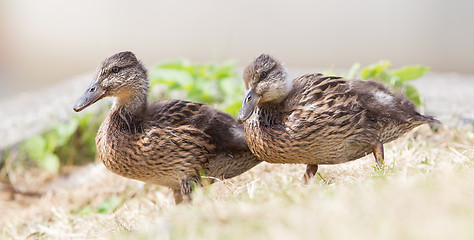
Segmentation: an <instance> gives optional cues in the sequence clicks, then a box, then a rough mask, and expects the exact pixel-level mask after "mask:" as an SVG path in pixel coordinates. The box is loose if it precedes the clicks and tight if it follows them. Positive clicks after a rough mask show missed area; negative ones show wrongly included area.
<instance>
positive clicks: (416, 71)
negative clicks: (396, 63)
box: [392, 65, 431, 82]
mask: <svg viewBox="0 0 474 240" xmlns="http://www.w3.org/2000/svg"><path fill="white" fill-rule="evenodd" d="M430 70H431V69H430V68H429V67H424V66H420V65H415V66H406V67H403V68H401V69H398V70H393V72H392V74H393V75H395V76H397V77H399V78H400V81H402V82H406V81H410V80H413V79H417V78H420V77H422V76H423V75H425V74H426V73H427V72H429V71H430Z"/></svg>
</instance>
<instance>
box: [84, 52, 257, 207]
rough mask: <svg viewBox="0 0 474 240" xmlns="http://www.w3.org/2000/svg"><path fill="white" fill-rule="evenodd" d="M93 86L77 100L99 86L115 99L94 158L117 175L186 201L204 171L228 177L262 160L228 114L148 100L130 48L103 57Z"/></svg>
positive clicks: (144, 81)
mask: <svg viewBox="0 0 474 240" xmlns="http://www.w3.org/2000/svg"><path fill="white" fill-rule="evenodd" d="M114 66H118V67H120V70H119V71H118V72H116V73H110V70H108V69H109V68H112V67H114ZM114 70H117V69H114ZM91 86H93V87H90V88H89V89H88V90H87V91H86V93H85V94H84V95H85V97H83V98H81V100H82V99H89V95H90V94H92V93H93V91H98V90H97V89H99V90H101V91H104V92H106V93H107V95H106V96H114V97H116V98H117V99H116V101H115V104H114V106H113V107H112V109H111V110H110V111H109V113H108V115H107V117H106V119H105V120H104V122H103V123H102V124H101V126H100V128H99V130H98V132H97V136H96V145H97V150H98V151H97V152H98V158H99V159H100V160H101V161H102V162H103V163H104V165H105V166H106V167H107V168H108V169H109V170H110V171H112V172H114V173H116V174H118V175H121V176H123V177H126V178H131V179H136V180H140V181H144V182H147V183H152V184H158V185H162V186H166V187H169V188H171V189H173V191H174V196H175V200H176V202H180V201H183V200H185V201H186V200H187V201H189V200H190V193H191V185H192V184H193V183H196V184H198V185H201V177H200V176H201V175H202V174H203V175H206V176H210V177H215V178H221V179H225V178H231V177H234V176H237V175H239V174H241V173H243V172H245V171H247V170H249V169H250V168H252V167H254V166H255V165H257V164H258V163H260V162H261V161H260V160H258V159H257V158H256V157H255V156H254V155H253V154H252V153H251V152H250V150H249V148H248V146H247V144H246V142H245V137H244V129H243V126H242V124H238V123H237V121H235V119H233V118H232V117H231V116H230V115H228V114H225V113H222V112H219V111H216V110H215V109H213V108H211V107H209V106H206V105H203V104H199V103H193V102H187V101H180V100H165V101H158V102H153V103H150V104H148V103H147V101H146V99H147V90H148V80H147V76H146V70H145V68H144V67H143V66H142V64H141V63H140V62H139V61H138V60H137V59H136V58H135V55H134V54H133V53H131V52H122V53H118V54H115V55H113V56H111V57H109V58H107V59H106V60H105V61H104V62H103V63H102V64H101V66H100V67H99V70H98V73H97V74H96V80H95V81H94V82H93V83H92V84H91ZM87 94H89V95H87ZM89 101H92V100H89ZM83 105H84V104H81V103H78V104H77V105H76V106H83ZM86 106H88V105H86ZM77 108H78V109H79V111H80V110H81V109H82V107H77ZM75 109H76V107H75ZM76 111H78V110H76ZM211 182H212V180H211Z"/></svg>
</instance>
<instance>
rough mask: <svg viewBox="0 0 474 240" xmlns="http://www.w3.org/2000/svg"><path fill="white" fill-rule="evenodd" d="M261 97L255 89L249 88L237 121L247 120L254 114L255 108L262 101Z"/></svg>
mask: <svg viewBox="0 0 474 240" xmlns="http://www.w3.org/2000/svg"><path fill="white" fill-rule="evenodd" d="M260 99H261V97H260V96H258V94H257V93H256V92H255V91H254V90H253V89H249V90H247V91H245V94H244V101H243V102H242V107H241V108H240V111H239V115H238V116H237V121H239V123H243V122H245V120H247V119H248V118H249V117H250V116H252V113H253V110H254V109H255V107H256V106H257V104H258V103H259V102H260Z"/></svg>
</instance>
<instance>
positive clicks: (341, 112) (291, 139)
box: [238, 54, 438, 182]
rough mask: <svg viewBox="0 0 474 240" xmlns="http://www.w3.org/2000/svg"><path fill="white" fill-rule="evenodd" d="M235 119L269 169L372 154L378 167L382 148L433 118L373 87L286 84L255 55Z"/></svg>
mask: <svg viewBox="0 0 474 240" xmlns="http://www.w3.org/2000/svg"><path fill="white" fill-rule="evenodd" d="M243 79H244V84H245V90H246V92H245V96H244V100H243V104H242V108H241V109H240V112H239V115H238V121H239V122H245V124H244V128H245V137H246V139H247V143H248V145H249V148H250V150H251V151H252V152H253V153H254V154H255V155H256V156H257V157H258V158H260V159H261V160H263V161H267V162H270V163H304V164H307V168H306V173H305V176H304V179H305V181H306V182H307V181H308V180H309V179H310V178H311V177H312V176H314V174H315V173H316V171H317V170H318V164H337V163H344V162H347V161H352V160H355V159H358V158H361V157H363V156H365V155H367V154H369V153H371V152H372V153H373V154H374V157H375V160H376V162H377V164H378V165H379V166H382V165H383V159H384V153H383V144H384V143H388V142H390V141H393V140H395V139H397V138H398V137H400V136H401V135H402V134H404V133H406V132H407V131H409V130H410V129H412V128H414V127H416V126H419V125H421V124H424V123H431V122H438V120H436V119H434V118H432V117H429V116H423V115H421V114H419V113H418V112H417V111H416V110H415V107H414V105H413V103H412V102H410V101H409V100H408V99H406V98H405V97H404V96H397V95H394V94H392V93H391V92H390V91H389V90H387V88H385V87H384V86H382V84H380V83H377V82H374V81H359V80H350V81H346V80H344V79H342V78H340V77H324V76H323V75H322V74H306V75H303V76H301V77H298V78H296V79H294V80H290V79H288V78H287V73H286V70H285V69H284V67H283V66H282V65H281V64H280V63H279V62H278V61H277V60H275V59H274V58H272V57H270V56H269V55H265V54H263V55H260V56H259V57H258V58H256V59H255V60H254V61H253V62H252V63H250V64H249V65H248V66H247V67H246V68H245V70H244V74H243Z"/></svg>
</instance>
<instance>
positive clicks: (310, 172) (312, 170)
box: [303, 164, 318, 184]
mask: <svg viewBox="0 0 474 240" xmlns="http://www.w3.org/2000/svg"><path fill="white" fill-rule="evenodd" d="M317 171H318V165H316V164H308V165H307V166H306V173H305V174H304V176H303V180H304V184H308V183H309V180H311V178H313V177H314V175H315V174H316V172H317Z"/></svg>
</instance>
